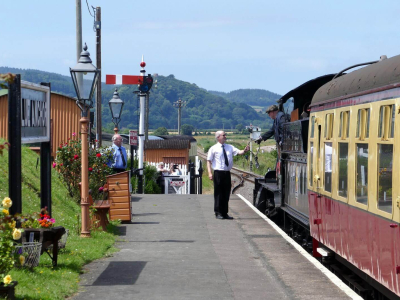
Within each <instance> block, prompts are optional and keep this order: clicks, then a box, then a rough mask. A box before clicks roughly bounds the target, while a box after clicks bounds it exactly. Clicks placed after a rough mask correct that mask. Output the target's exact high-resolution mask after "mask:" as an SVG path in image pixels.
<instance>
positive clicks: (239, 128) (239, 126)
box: [236, 124, 244, 132]
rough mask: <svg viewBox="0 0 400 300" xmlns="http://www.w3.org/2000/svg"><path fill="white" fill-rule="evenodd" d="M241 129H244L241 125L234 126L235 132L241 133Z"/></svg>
mask: <svg viewBox="0 0 400 300" xmlns="http://www.w3.org/2000/svg"><path fill="white" fill-rule="evenodd" d="M243 129H244V126H243V124H237V125H236V130H237V131H238V132H242V130H243Z"/></svg>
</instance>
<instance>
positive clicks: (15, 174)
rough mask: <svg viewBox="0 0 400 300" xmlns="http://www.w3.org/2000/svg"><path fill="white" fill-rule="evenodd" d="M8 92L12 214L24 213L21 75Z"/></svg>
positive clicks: (9, 180)
mask: <svg viewBox="0 0 400 300" xmlns="http://www.w3.org/2000/svg"><path fill="white" fill-rule="evenodd" d="M8 86H9V90H8V142H9V143H10V148H9V152H8V196H9V197H10V198H11V200H12V202H13V205H12V206H11V207H10V214H11V215H14V214H16V213H22V187H21V180H22V175H21V122H22V120H21V75H20V74H17V75H16V76H15V78H14V82H13V83H11V84H9V85H8Z"/></svg>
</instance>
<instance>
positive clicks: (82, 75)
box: [69, 43, 100, 237]
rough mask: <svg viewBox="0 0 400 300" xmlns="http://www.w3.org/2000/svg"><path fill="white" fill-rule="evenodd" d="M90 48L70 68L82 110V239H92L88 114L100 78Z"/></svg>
mask: <svg viewBox="0 0 400 300" xmlns="http://www.w3.org/2000/svg"><path fill="white" fill-rule="evenodd" d="M87 49H88V47H87V46H86V43H85V46H84V47H83V51H82V52H81V56H80V58H79V61H78V63H77V64H76V65H75V67H73V68H70V69H69V71H70V73H71V78H72V82H73V84H74V88H75V92H76V96H77V98H78V100H77V101H76V105H78V107H79V108H80V110H81V119H80V121H79V122H80V124H81V140H82V150H81V151H82V152H81V162H82V168H81V214H82V228H81V237H90V230H89V201H88V200H89V199H88V198H89V173H88V172H89V170H88V169H89V164H88V153H89V144H88V123H89V119H88V112H89V111H90V109H91V108H92V107H93V100H92V98H93V93H94V88H95V85H96V81H97V79H98V77H99V73H100V70H99V69H97V68H96V67H95V66H94V65H92V60H91V59H90V53H89V52H88V51H87Z"/></svg>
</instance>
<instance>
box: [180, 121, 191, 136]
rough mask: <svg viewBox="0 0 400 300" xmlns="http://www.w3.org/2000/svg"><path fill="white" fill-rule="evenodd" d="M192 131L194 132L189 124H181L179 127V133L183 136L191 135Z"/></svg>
mask: <svg viewBox="0 0 400 300" xmlns="http://www.w3.org/2000/svg"><path fill="white" fill-rule="evenodd" d="M193 130H194V127H193V126H192V125H189V124H183V125H182V127H181V132H182V134H184V135H192V132H193Z"/></svg>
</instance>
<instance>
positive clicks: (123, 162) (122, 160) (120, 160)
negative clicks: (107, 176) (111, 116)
mask: <svg viewBox="0 0 400 300" xmlns="http://www.w3.org/2000/svg"><path fill="white" fill-rule="evenodd" d="M112 141H113V145H112V150H113V159H114V162H113V163H112V164H111V166H110V167H111V168H113V169H114V173H120V172H125V171H126V167H127V163H128V159H127V155H126V150H125V148H124V147H122V137H121V136H120V135H119V134H114V136H113V138H112Z"/></svg>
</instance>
